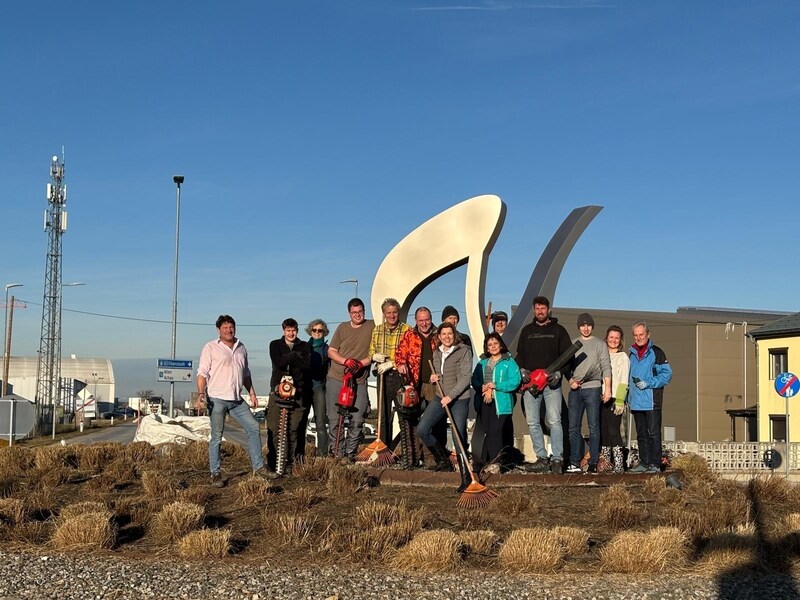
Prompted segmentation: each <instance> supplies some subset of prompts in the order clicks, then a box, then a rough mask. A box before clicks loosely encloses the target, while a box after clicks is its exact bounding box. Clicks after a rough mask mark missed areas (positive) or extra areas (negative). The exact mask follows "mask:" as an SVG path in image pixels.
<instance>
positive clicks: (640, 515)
mask: <svg viewBox="0 0 800 600" xmlns="http://www.w3.org/2000/svg"><path fill="white" fill-rule="evenodd" d="M600 514H601V515H602V517H603V521H605V523H606V525H608V526H609V527H611V528H613V529H628V528H631V527H635V526H636V525H639V524H640V523H642V522H643V521H644V520H645V519H646V518H647V516H648V513H647V510H646V509H645V508H644V507H643V506H637V505H635V504H634V502H633V496H632V495H631V493H630V492H629V491H628V489H627V488H626V487H625V486H624V485H612V486H611V487H610V488H608V490H607V491H606V492H605V493H604V494H603V495H602V496H600Z"/></svg>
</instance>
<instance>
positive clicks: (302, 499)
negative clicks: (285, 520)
mask: <svg viewBox="0 0 800 600" xmlns="http://www.w3.org/2000/svg"><path fill="white" fill-rule="evenodd" d="M290 496H291V498H292V499H293V500H294V505H295V506H294V508H295V510H300V511H303V510H308V509H309V508H311V507H312V506H314V505H315V504H318V503H319V502H321V501H322V499H323V498H324V496H323V495H322V494H320V493H319V492H318V491H317V490H316V489H314V488H313V487H306V486H300V487H298V488H297V489H296V490H294V491H293V492H292V493H291V494H290Z"/></svg>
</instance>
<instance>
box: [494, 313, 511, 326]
mask: <svg viewBox="0 0 800 600" xmlns="http://www.w3.org/2000/svg"><path fill="white" fill-rule="evenodd" d="M498 321H508V314H507V313H506V312H505V311H502V310H496V311H495V312H493V313H492V325H494V324H495V323H497V322H498Z"/></svg>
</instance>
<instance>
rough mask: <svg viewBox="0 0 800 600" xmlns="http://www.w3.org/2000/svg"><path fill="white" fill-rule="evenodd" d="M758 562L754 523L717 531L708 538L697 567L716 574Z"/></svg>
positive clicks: (706, 572)
mask: <svg viewBox="0 0 800 600" xmlns="http://www.w3.org/2000/svg"><path fill="white" fill-rule="evenodd" d="M756 562H758V539H757V537H756V530H755V527H754V526H753V525H750V526H747V527H739V528H736V529H733V530H728V531H724V532H720V533H716V534H714V535H712V536H711V538H709V540H708V544H707V545H706V547H705V548H704V550H703V554H702V556H701V558H700V560H699V561H698V562H697V569H698V570H699V571H700V572H701V573H703V574H705V575H710V576H716V575H719V574H721V573H724V572H728V571H730V570H733V569H737V568H742V567H744V566H745V565H748V564H754V563H756Z"/></svg>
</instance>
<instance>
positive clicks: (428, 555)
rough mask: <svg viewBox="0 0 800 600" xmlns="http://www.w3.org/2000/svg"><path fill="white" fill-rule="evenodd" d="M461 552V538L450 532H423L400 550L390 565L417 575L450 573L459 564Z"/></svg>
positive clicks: (444, 530)
mask: <svg viewBox="0 0 800 600" xmlns="http://www.w3.org/2000/svg"><path fill="white" fill-rule="evenodd" d="M463 550H464V548H463V545H462V543H461V538H460V537H459V536H458V535H456V534H455V533H453V532H452V531H449V530H447V529H434V530H432V531H423V532H421V533H419V534H418V535H416V536H415V537H414V538H413V539H412V540H411V541H410V542H409V543H408V545H406V546H403V547H402V548H400V549H399V550H398V551H397V553H396V554H395V555H394V557H393V558H392V560H391V562H390V564H391V565H392V566H394V567H396V568H399V569H402V570H405V571H414V572H417V573H419V572H422V573H437V572H439V573H440V572H444V571H452V570H454V569H455V568H456V567H458V566H459V565H460V564H461V560H462V554H463Z"/></svg>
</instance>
